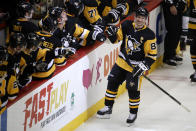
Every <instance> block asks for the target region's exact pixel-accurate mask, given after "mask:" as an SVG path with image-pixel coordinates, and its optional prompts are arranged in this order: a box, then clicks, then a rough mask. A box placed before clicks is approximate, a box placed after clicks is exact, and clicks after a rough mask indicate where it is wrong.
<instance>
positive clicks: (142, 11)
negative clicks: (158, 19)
mask: <svg viewBox="0 0 196 131" xmlns="http://www.w3.org/2000/svg"><path fill="white" fill-rule="evenodd" d="M135 14H136V16H145V17H148V14H149V13H148V10H147V9H146V8H144V7H139V8H138V9H137V10H136V12H135Z"/></svg>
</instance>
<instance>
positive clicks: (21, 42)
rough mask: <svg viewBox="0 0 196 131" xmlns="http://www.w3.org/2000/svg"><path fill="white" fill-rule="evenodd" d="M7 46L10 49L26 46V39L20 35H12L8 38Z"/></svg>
mask: <svg viewBox="0 0 196 131" xmlns="http://www.w3.org/2000/svg"><path fill="white" fill-rule="evenodd" d="M9 46H10V47H12V48H16V47H23V46H26V39H25V37H24V35H23V34H22V33H14V34H12V35H11V36H10V41H9Z"/></svg>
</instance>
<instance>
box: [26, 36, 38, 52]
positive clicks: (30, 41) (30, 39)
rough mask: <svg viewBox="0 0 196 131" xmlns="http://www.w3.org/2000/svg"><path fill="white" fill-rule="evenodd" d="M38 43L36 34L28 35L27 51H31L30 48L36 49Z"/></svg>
mask: <svg viewBox="0 0 196 131" xmlns="http://www.w3.org/2000/svg"><path fill="white" fill-rule="evenodd" d="M39 43H40V39H39V36H38V35H37V34H36V33H29V34H28V36H27V47H26V48H27V49H31V48H32V47H38V45H39Z"/></svg>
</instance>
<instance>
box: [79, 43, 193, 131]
mask: <svg viewBox="0 0 196 131" xmlns="http://www.w3.org/2000/svg"><path fill="white" fill-rule="evenodd" d="M193 72H194V71H193V67H192V64H191V60H190V53H189V46H187V50H186V52H185V53H184V56H183V64H182V65H178V66H177V68H176V69H168V68H165V67H159V68H157V69H156V70H155V71H154V72H152V73H151V74H150V75H149V76H148V77H149V78H150V79H152V80H153V81H154V82H155V83H157V84H158V85H159V86H160V87H162V88H163V89H164V90H166V91H167V92H168V93H169V94H171V95H172V96H173V97H175V98H176V99H177V100H178V101H180V102H181V103H182V104H183V105H184V106H186V107H187V108H189V109H190V110H191V112H187V111H186V110H185V109H184V108H183V107H182V106H180V105H179V104H177V103H176V102H175V101H174V100H172V99H171V98H170V97H169V96H167V95H166V94H164V93H163V92H162V91H160V90H159V89H158V88H157V87H155V86H154V85H152V84H151V83H150V82H149V81H148V80H145V79H144V80H143V84H142V85H143V87H142V90H141V102H140V107H139V112H138V117H137V120H136V121H135V124H134V125H133V126H131V127H127V125H126V119H127V117H128V114H129V112H128V95H127V92H125V93H124V94H122V95H121V96H120V97H119V98H118V99H116V102H115V104H114V107H113V113H112V115H111V118H110V119H98V118H96V115H94V116H93V117H91V118H89V119H88V120H87V121H86V122H85V123H83V124H82V125H81V126H80V127H78V128H77V129H76V131H196V84H194V85H192V84H191V83H190V81H189V76H190V74H191V73H193Z"/></svg>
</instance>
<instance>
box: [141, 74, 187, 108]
mask: <svg viewBox="0 0 196 131" xmlns="http://www.w3.org/2000/svg"><path fill="white" fill-rule="evenodd" d="M142 76H143V77H144V78H145V79H147V80H148V81H150V82H151V83H152V84H153V85H155V86H156V87H157V88H159V89H160V90H161V91H162V92H164V93H165V94H166V95H168V96H169V97H170V98H171V99H172V100H174V101H175V102H176V103H178V104H179V105H180V106H181V107H183V108H184V109H185V110H186V111H188V112H191V111H190V110H189V109H188V108H187V107H186V106H184V105H183V104H182V103H181V102H180V101H178V100H177V99H176V98H174V97H173V96H172V95H170V94H169V93H168V92H167V91H165V90H164V89H163V88H161V87H160V86H159V85H157V84H156V83H155V82H154V81H152V80H151V79H150V78H148V77H147V76H146V75H144V74H143V75H142Z"/></svg>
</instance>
